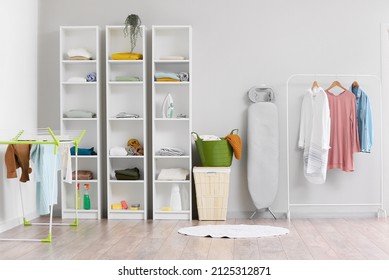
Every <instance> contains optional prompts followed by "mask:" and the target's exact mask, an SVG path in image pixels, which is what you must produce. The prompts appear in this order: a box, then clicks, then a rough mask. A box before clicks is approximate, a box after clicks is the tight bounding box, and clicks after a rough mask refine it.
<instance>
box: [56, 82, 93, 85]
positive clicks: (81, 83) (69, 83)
mask: <svg viewBox="0 0 389 280" xmlns="http://www.w3.org/2000/svg"><path fill="white" fill-rule="evenodd" d="M61 84H62V85H64V86H73V85H74V86H96V85H97V82H62V83H61Z"/></svg>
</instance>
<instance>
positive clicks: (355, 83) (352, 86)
mask: <svg viewBox="0 0 389 280" xmlns="http://www.w3.org/2000/svg"><path fill="white" fill-rule="evenodd" d="M358 87H359V84H358V82H357V81H354V82H353V83H352V84H351V88H358Z"/></svg>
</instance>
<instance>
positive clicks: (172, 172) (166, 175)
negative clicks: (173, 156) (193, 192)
mask: <svg viewBox="0 0 389 280" xmlns="http://www.w3.org/2000/svg"><path fill="white" fill-rule="evenodd" d="M188 175H189V171H188V170H187V169H184V168H167V169H161V172H160V173H159V175H158V180H162V181H184V180H186V177H187V176H188Z"/></svg>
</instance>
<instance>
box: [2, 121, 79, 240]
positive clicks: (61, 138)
mask: <svg viewBox="0 0 389 280" xmlns="http://www.w3.org/2000/svg"><path fill="white" fill-rule="evenodd" d="M84 134H85V130H81V131H78V130H77V131H75V130H73V131H65V132H64V134H62V135H61V134H55V133H54V131H53V130H51V129H50V128H45V129H41V128H39V129H37V131H36V133H34V134H33V135H25V131H24V130H21V131H19V132H18V133H17V135H16V136H15V137H13V138H12V139H11V140H8V141H0V145H21V144H31V145H54V156H55V155H56V154H57V152H58V148H59V146H60V145H61V144H65V143H72V144H74V147H75V168H74V169H75V174H76V176H75V180H74V182H75V197H76V199H75V201H77V184H78V176H77V171H78V148H79V144H80V142H81V140H82V138H83V136H84ZM68 160H71V158H70V159H68ZM55 163H56V161H54V166H53V173H55V172H57V168H56V164H55ZM55 178H56V176H53V182H52V189H51V190H52V193H51V199H52V200H51V202H53V201H54V191H53V189H54V188H55V186H56V185H57V182H54V179H55ZM61 180H62V178H61ZM72 181H73V180H72ZM21 185H22V183H21V182H20V181H19V192H20V200H21V207H22V215H23V225H24V226H33V225H38V226H42V225H48V226H49V229H48V235H47V237H46V238H43V239H35V238H1V239H0V241H35V242H47V243H51V241H52V226H65V225H67V226H78V207H77V203H75V219H74V221H73V222H72V223H53V203H51V204H50V214H49V215H50V218H49V222H46V223H33V222H29V221H28V220H27V218H26V217H25V213H24V207H23V194H22V193H23V192H22V186H21Z"/></svg>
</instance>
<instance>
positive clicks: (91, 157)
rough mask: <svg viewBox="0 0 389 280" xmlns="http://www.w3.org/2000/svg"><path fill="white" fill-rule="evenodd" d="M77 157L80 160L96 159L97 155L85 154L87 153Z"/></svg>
mask: <svg viewBox="0 0 389 280" xmlns="http://www.w3.org/2000/svg"><path fill="white" fill-rule="evenodd" d="M71 158H76V156H73V155H72V156H71ZM77 158H78V159H79V160H80V159H81V160H82V159H98V156H97V155H95V156H94V155H91V156H87V155H85V156H84V155H78V156H77Z"/></svg>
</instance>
